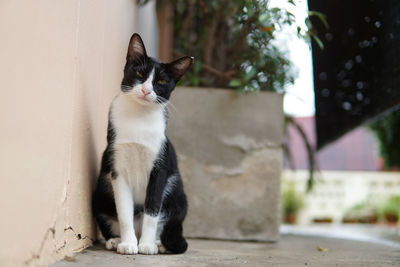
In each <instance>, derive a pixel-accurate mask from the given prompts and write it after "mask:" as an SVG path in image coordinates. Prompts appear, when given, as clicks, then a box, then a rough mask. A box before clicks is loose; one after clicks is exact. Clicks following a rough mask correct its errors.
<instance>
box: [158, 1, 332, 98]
mask: <svg viewBox="0 0 400 267" xmlns="http://www.w3.org/2000/svg"><path fill="white" fill-rule="evenodd" d="M288 2H289V3H291V4H293V5H295V1H294V0H289V1H288ZM157 3H158V6H159V5H161V4H166V3H167V4H169V5H170V6H171V7H173V9H174V16H173V19H172V22H173V29H174V40H179V42H175V43H174V53H175V55H176V56H180V55H183V54H188V55H193V56H194V57H195V58H196V60H195V64H194V66H193V69H192V71H191V72H190V73H187V74H186V75H185V78H184V79H183V80H182V84H183V85H190V86H206V87H228V88H233V89H237V90H238V91H239V92H243V91H260V90H271V91H277V92H283V91H284V89H285V86H286V85H287V84H290V83H293V82H294V79H295V74H294V72H293V69H292V64H291V62H290V61H289V60H288V59H287V58H286V56H285V55H284V54H283V53H282V51H280V49H279V47H278V46H277V44H276V43H275V42H273V40H274V38H275V35H276V33H277V32H278V31H280V30H281V29H282V28H283V27H285V26H291V25H294V24H296V21H295V17H294V15H293V14H292V13H290V12H289V11H287V10H285V9H281V8H271V7H269V5H268V0H210V1H205V0H164V1H158V2H157ZM310 16H317V17H319V18H321V19H322V20H323V22H324V23H326V21H325V18H324V16H323V15H322V14H320V13H318V12H310ZM295 28H296V27H295ZM297 35H298V36H299V37H300V38H303V39H305V40H311V39H312V38H313V39H314V40H316V42H317V43H318V44H319V45H321V46H322V42H321V41H320V40H319V39H318V37H317V35H316V32H315V31H314V29H313V27H312V24H311V21H310V19H309V18H307V19H306V29H303V28H302V27H300V26H299V25H297Z"/></svg>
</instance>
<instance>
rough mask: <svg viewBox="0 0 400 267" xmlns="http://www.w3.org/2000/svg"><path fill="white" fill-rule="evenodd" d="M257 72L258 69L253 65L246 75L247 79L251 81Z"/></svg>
mask: <svg viewBox="0 0 400 267" xmlns="http://www.w3.org/2000/svg"><path fill="white" fill-rule="evenodd" d="M256 74H257V70H256V69H255V68H254V67H251V68H250V70H249V71H248V72H246V74H245V75H244V79H245V81H250V80H251V78H253V77H254V76H255V75H256Z"/></svg>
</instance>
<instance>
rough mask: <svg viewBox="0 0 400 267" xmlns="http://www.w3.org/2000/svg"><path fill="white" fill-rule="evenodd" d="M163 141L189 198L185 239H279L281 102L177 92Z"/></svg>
mask: <svg viewBox="0 0 400 267" xmlns="http://www.w3.org/2000/svg"><path fill="white" fill-rule="evenodd" d="M172 103H173V105H174V106H175V109H173V108H172V109H171V112H170V120H169V125H168V136H169V138H170V139H171V141H172V143H173V144H174V146H175V148H176V150H177V154H178V160H179V167H180V170H181V173H182V179H183V182H184V185H185V191H186V193H187V196H188V200H189V210H188V216H187V218H186V220H185V226H184V229H185V236H188V237H195V238H198V237H200V238H219V239H233V240H260V241H276V240H277V239H278V236H279V222H280V218H279V194H280V172H281V166H282V147H281V145H282V142H283V111H282V96H281V95H278V94H275V93H270V92H269V93H268V92H263V93H259V94H245V95H238V94H237V93H236V92H234V91H232V90H226V89H208V88H207V89H206V88H178V89H177V90H176V91H175V92H174V94H173V96H172Z"/></svg>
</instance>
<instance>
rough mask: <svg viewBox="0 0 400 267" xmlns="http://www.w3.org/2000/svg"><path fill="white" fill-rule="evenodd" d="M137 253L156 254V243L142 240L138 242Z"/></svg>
mask: <svg viewBox="0 0 400 267" xmlns="http://www.w3.org/2000/svg"><path fill="white" fill-rule="evenodd" d="M139 253H140V254H146V255H154V254H158V246H157V244H156V243H150V242H143V243H140V244H139Z"/></svg>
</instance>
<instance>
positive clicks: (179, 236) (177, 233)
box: [160, 174, 188, 253]
mask: <svg viewBox="0 0 400 267" xmlns="http://www.w3.org/2000/svg"><path fill="white" fill-rule="evenodd" d="M172 178H173V179H174V180H171V178H170V179H168V184H170V181H173V183H171V185H173V187H172V188H171V189H170V190H169V192H168V193H167V194H165V197H164V199H163V208H162V213H163V214H165V215H166V217H165V224H164V227H163V229H162V232H161V236H160V239H161V243H162V245H164V248H165V249H166V251H168V252H169V253H184V252H185V251H186V249H187V246H188V244H187V242H186V240H185V238H184V237H183V228H182V224H183V220H184V219H185V216H186V211H187V200H186V195H185V193H184V191H183V184H182V180H181V178H180V176H179V174H177V175H175V176H173V177H172ZM168 184H167V186H166V189H168Z"/></svg>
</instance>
